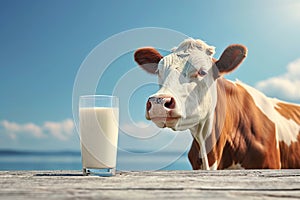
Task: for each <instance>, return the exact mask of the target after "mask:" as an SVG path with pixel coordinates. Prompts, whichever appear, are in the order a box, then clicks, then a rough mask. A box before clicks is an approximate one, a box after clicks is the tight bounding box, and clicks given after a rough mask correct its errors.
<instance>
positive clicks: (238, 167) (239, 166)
mask: <svg viewBox="0 0 300 200" xmlns="http://www.w3.org/2000/svg"><path fill="white" fill-rule="evenodd" d="M226 169H245V168H243V167H242V165H241V164H240V163H232V165H231V166H229V167H228V168H226Z"/></svg>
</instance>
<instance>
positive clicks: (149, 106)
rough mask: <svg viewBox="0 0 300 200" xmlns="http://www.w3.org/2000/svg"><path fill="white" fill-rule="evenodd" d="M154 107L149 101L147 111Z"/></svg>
mask: <svg viewBox="0 0 300 200" xmlns="http://www.w3.org/2000/svg"><path fill="white" fill-rule="evenodd" d="M151 107H152V104H151V102H150V101H147V105H146V110H147V111H149V110H150V109H151Z"/></svg>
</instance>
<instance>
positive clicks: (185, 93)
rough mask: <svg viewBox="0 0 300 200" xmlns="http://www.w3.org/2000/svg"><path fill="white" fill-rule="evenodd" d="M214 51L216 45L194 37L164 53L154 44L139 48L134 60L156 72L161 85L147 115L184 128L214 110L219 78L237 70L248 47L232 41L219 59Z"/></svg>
mask: <svg viewBox="0 0 300 200" xmlns="http://www.w3.org/2000/svg"><path fill="white" fill-rule="evenodd" d="M214 53H215V48H214V47H212V46H209V45H207V44H206V43H205V42H203V41H201V40H194V39H191V38H190V39H187V40H185V41H183V42H182V43H181V44H180V45H179V46H178V48H175V49H174V50H173V51H172V53H171V54H169V55H167V56H165V57H163V56H162V55H161V54H160V53H159V52H158V51H157V50H155V49H154V48H151V47H148V48H141V49H138V50H137V51H136V52H135V54H134V59H135V61H136V62H137V63H138V64H139V66H140V67H142V68H143V69H144V70H146V71H147V72H149V73H151V74H156V75H157V76H158V83H159V85H160V89H159V91H158V92H157V93H155V94H153V95H151V96H150V97H149V99H148V101H147V104H146V118H147V119H149V120H152V121H153V122H154V123H155V124H156V125H157V126H158V127H161V128H164V127H169V128H172V129H174V130H185V129H188V128H192V127H194V126H195V125H197V124H199V122H201V121H203V120H205V119H206V118H207V117H208V116H209V115H210V114H212V113H213V112H214V109H215V106H216V101H217V89H216V79H217V78H219V77H220V76H222V75H223V74H226V73H229V72H231V71H232V70H234V69H235V68H236V67H237V66H238V65H239V64H240V63H241V62H242V60H243V59H244V58H245V56H246V53H247V49H246V48H245V47H244V46H242V45H231V46H229V47H227V48H226V50H225V51H224V52H223V54H222V56H221V57H220V59H219V60H216V59H214V58H213V54H214Z"/></svg>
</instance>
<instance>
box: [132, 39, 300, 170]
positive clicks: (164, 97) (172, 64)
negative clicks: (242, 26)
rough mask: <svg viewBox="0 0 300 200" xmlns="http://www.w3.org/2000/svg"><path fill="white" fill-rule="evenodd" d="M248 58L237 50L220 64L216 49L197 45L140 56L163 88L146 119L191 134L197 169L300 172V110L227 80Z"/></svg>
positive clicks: (152, 100)
mask: <svg viewBox="0 0 300 200" xmlns="http://www.w3.org/2000/svg"><path fill="white" fill-rule="evenodd" d="M246 53H247V49H246V48H245V47H244V46H241V45H232V46H230V47H228V48H227V49H226V50H225V51H224V53H223V54H222V56H221V58H220V59H219V60H215V59H214V58H212V55H213V54H214V48H213V47H211V46H208V45H206V44H205V43H204V42H202V41H200V40H197V41H196V40H193V39H190V40H187V41H184V42H183V43H182V44H181V45H180V46H179V48H178V49H177V50H175V51H174V52H173V53H172V54H170V55H169V56H166V57H162V56H161V55H160V54H159V53H158V52H157V51H155V50H154V49H151V48H143V49H140V50H138V51H137V52H136V53H135V60H136V61H137V62H138V63H139V65H140V66H141V67H142V68H144V69H145V70H146V71H148V72H150V73H153V74H158V78H159V83H160V84H161V85H162V87H161V88H160V90H159V91H158V92H157V93H156V94H154V95H152V96H151V97H150V98H149V100H148V102H147V112H146V117H147V118H148V119H151V120H152V121H153V122H154V123H156V125H157V126H159V127H170V128H172V129H174V130H185V129H190V131H191V133H192V135H193V137H194V141H193V143H192V147H191V149H190V151H189V154H188V157H189V160H190V163H191V165H192V167H193V169H231V168H244V169H263V168H264V169H265V168H269V169H280V168H300V105H296V104H289V103H286V102H283V101H279V100H277V99H272V98H268V97H266V96H265V95H264V94H262V93H261V92H259V91H257V90H256V89H254V88H252V87H250V86H247V85H246V84H243V83H241V82H231V81H228V80H226V79H224V78H223V77H222V75H223V74H225V73H229V72H231V71H232V70H234V69H235V68H236V67H237V66H238V65H239V64H240V63H241V62H242V60H243V59H244V58H245V57H246Z"/></svg>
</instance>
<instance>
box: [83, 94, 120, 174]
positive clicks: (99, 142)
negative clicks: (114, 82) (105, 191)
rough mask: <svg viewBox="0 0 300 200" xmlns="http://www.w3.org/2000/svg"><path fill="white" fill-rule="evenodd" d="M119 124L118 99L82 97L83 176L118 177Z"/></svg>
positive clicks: (110, 97)
mask: <svg viewBox="0 0 300 200" xmlns="http://www.w3.org/2000/svg"><path fill="white" fill-rule="evenodd" d="M118 124H119V99H118V97H115V96H106V95H86V96H80V99H79V129H80V144H81V158H82V169H83V175H99V176H113V175H115V172H116V160H117V149H118V148H117V146H118Z"/></svg>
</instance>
